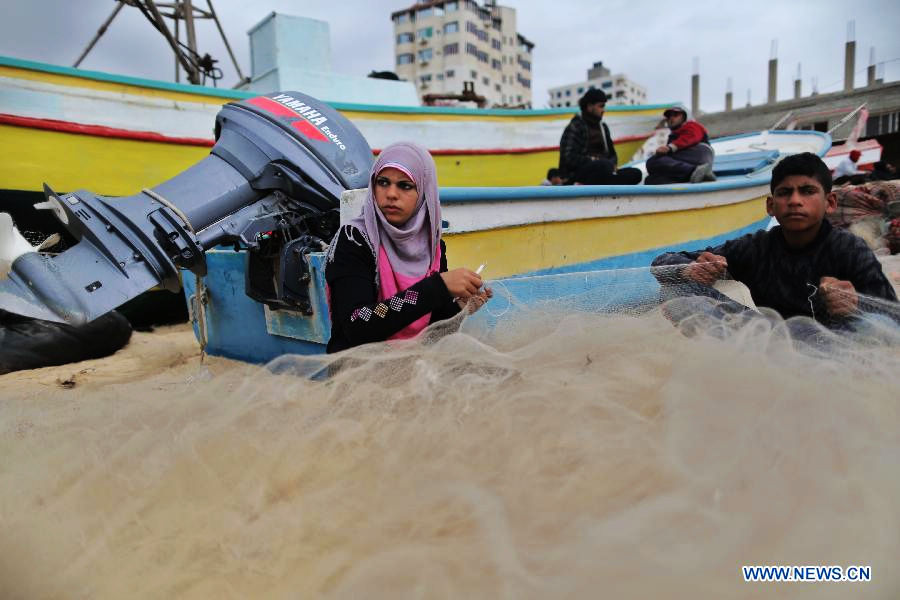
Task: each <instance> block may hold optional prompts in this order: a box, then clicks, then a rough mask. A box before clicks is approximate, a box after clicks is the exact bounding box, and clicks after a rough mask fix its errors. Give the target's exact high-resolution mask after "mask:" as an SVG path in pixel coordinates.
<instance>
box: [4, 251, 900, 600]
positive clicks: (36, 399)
mask: <svg viewBox="0 0 900 600" xmlns="http://www.w3.org/2000/svg"><path fill="white" fill-rule="evenodd" d="M601 284H602V285H601ZM489 285H491V284H490V283H489ZM494 291H495V297H494V299H492V300H491V301H490V302H489V303H488V304H487V305H486V307H485V308H483V309H482V310H481V311H479V312H478V313H476V314H475V315H473V316H471V317H465V316H462V315H461V316H460V317H458V318H457V319H455V320H452V321H450V322H445V323H441V324H437V325H435V326H432V327H431V328H430V329H429V330H428V331H427V332H426V334H425V335H424V336H422V337H421V338H419V339H417V340H410V341H404V342H399V343H390V344H372V345H368V346H363V347H359V348H355V349H352V350H350V351H348V352H346V353H343V354H340V355H335V356H320V357H299V356H285V357H282V358H280V359H278V360H276V361H273V362H272V363H270V364H269V365H267V366H266V367H255V366H249V365H240V364H237V363H232V362H229V361H224V360H219V361H217V360H215V359H213V360H211V361H210V362H209V364H208V365H206V366H202V367H201V366H198V365H197V364H196V363H195V362H184V361H183V360H181V361H179V360H173V359H172V358H171V356H169V357H168V358H167V359H166V358H165V356H166V355H164V358H161V359H160V360H168V361H169V362H166V363H163V365H164V368H159V369H155V370H153V371H152V372H144V373H139V374H132V376H131V377H130V378H120V379H119V380H116V381H112V382H103V383H104V385H102V386H101V385H99V384H97V385H91V383H90V381H89V380H88V382H87V383H86V384H85V385H78V386H76V387H75V388H74V389H71V390H63V389H59V388H58V387H57V388H51V387H44V388H42V389H39V390H37V391H36V390H35V388H34V387H33V386H29V385H28V383H27V381H26V380H19V381H20V383H19V385H11V384H8V385H6V386H5V387H3V385H4V383H5V382H10V381H13V380H10V379H6V380H3V379H0V392H2V396H3V398H4V400H3V401H0V455H2V456H3V457H4V460H3V461H2V463H0V515H2V519H0V597H3V598H123V597H129V598H175V597H177V598H211V597H215V598H249V597H260V598H308V597H334V598H358V597H366V598H372V597H384V598H423V597H425V598H548V597H594V596H596V595H597V594H602V595H604V596H609V597H728V598H756V597H763V596H768V595H777V596H778V597H788V598H846V597H873V598H887V597H892V596H893V595H895V593H896V591H897V590H898V589H900V575H898V573H897V572H896V569H895V565H894V562H895V557H896V556H898V555H900V513H898V511H897V507H898V506H900V479H898V478H897V460H898V457H900V406H898V396H897V390H898V389H900V343H898V341H900V340H898V334H897V328H896V327H895V326H894V325H893V324H891V323H889V321H890V319H891V317H892V315H894V316H896V306H893V307H892V306H890V305H888V304H886V303H882V304H881V305H879V303H878V302H876V301H872V302H873V304H875V305H879V307H880V310H881V313H879V316H874V317H871V318H869V317H867V318H865V319H864V320H863V323H862V325H863V326H862V327H860V328H858V329H857V330H856V331H854V332H849V333H835V332H832V331H830V330H825V329H823V328H821V327H819V326H818V325H817V324H816V323H815V322H813V321H811V320H809V319H805V320H804V319H798V320H792V321H790V322H786V321H784V320H781V319H779V318H777V317H776V316H775V315H772V314H770V313H765V311H763V313H761V314H760V315H759V316H755V315H749V316H748V315H747V313H744V312H742V311H735V310H731V309H730V308H723V307H726V306H730V304H728V301H727V300H724V299H713V298H709V297H704V296H701V297H693V298H694V299H693V300H692V299H690V298H691V297H687V298H684V297H679V298H674V299H671V300H669V301H668V302H667V303H666V304H665V305H662V306H660V305H659V292H660V290H659V286H658V284H657V283H656V279H655V278H654V276H653V275H652V274H651V273H650V272H649V270H648V269H635V270H628V271H617V272H608V273H589V274H584V273H579V274H576V273H573V274H568V275H565V276H557V277H556V278H555V279H554V278H530V279H522V280H517V281H513V280H506V281H503V282H500V283H495V284H494ZM735 297H737V296H735ZM863 302H869V300H867V299H863ZM691 303H694V305H692V304H691ZM794 323H797V324H799V325H795V324H794ZM795 328H796V329H795ZM810 332H811V334H810ZM817 336H818V338H821V340H818V339H817ZM142 339H145V338H139V340H142ZM822 340H824V341H822ZM820 342H821V343H820ZM146 356H148V355H147V354H146V350H145V357H146ZM149 360H150V359H149V358H145V361H149ZM757 564H788V565H792V564H800V565H806V564H823V565H871V566H872V581H871V582H869V583H865V584H854V583H842V584H796V583H795V584H749V583H745V582H744V581H743V578H742V576H741V566H742V565H757Z"/></svg>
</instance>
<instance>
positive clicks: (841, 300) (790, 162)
mask: <svg viewBox="0 0 900 600" xmlns="http://www.w3.org/2000/svg"><path fill="white" fill-rule="evenodd" d="M770 189H771V193H772V194H771V195H770V196H769V197H768V199H767V200H766V211H767V212H768V214H769V215H770V216H773V217H775V219H776V220H777V221H778V226H777V227H774V228H772V229H771V230H770V231H758V232H756V233H752V234H747V235H745V236H743V237H740V238H737V239H734V240H730V241H728V242H725V243H724V244H722V245H721V246H717V247H715V248H707V249H706V250H705V251H702V252H677V253H674V252H673V253H667V254H663V255H662V256H659V257H657V258H656V259H655V260H654V261H653V266H654V267H660V266H669V265H684V267H683V268H681V269H658V270H657V271H656V273H655V275H656V277H657V279H659V280H660V283H662V284H663V285H664V287H665V286H666V285H670V284H679V283H680V284H684V283H689V284H701V285H703V286H709V285H712V284H713V283H714V282H715V281H716V280H717V279H720V278H722V277H723V275H725V272H726V269H727V270H728V271H729V272H730V273H731V275H732V276H733V277H734V279H736V280H738V281H740V282H742V283H744V284H745V285H746V286H747V287H748V288H749V289H750V294H751V296H752V297H753V301H754V302H755V303H756V304H757V305H758V306H766V307H769V308H772V309H774V310H776V311H777V312H778V313H780V314H781V316H782V317H784V318H785V319H788V318H790V317H794V316H797V315H803V316H807V317H812V318H813V319H815V320H817V321H819V322H820V323H822V324H823V325H825V326H827V327H840V326H842V325H843V324H845V323H846V322H847V319H848V318H850V317H853V316H854V315H857V314H858V313H859V312H860V310H859V303H860V297H859V295H860V294H865V295H867V296H871V297H875V298H881V299H883V300H888V301H893V302H897V295H896V293H895V292H894V289H893V287H892V286H891V284H890V282H889V281H888V280H887V278H886V277H885V276H884V273H883V271H882V270H881V264H880V263H879V262H878V259H877V258H876V257H875V254H874V253H873V252H872V250H870V249H869V247H868V246H867V245H866V243H865V242H864V241H863V240H862V239H861V238H858V237H856V236H855V235H853V234H852V233H850V232H848V231H846V230H843V229H837V228H834V227H832V226H831V225H830V224H829V223H828V221H826V220H825V215H826V214H827V213H830V212H833V211H834V210H835V207H836V204H837V200H836V197H835V194H834V193H833V192H832V191H831V173H830V171H829V170H828V167H827V166H826V165H825V163H824V162H823V161H822V159H821V158H819V157H818V156H816V155H815V154H812V153H809V152H806V153H803V154H795V155H792V156H788V157H787V158H785V159H784V160H782V161H781V162H780V163H778V165H776V166H775V168H774V170H773V171H772V181H771V183H770Z"/></svg>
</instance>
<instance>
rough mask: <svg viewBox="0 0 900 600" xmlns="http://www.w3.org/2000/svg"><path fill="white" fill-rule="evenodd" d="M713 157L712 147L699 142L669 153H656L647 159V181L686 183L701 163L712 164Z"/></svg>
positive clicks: (653, 182)
mask: <svg viewBox="0 0 900 600" xmlns="http://www.w3.org/2000/svg"><path fill="white" fill-rule="evenodd" d="M713 158H714V155H713V151H712V148H710V147H709V146H707V145H706V144H697V145H696V146H691V147H690V148H686V149H684V150H679V151H678V152H674V153H669V154H654V155H653V156H651V157H650V158H648V159H647V180H646V181H645V183H647V184H650V185H655V184H661V183H686V182H688V181H690V180H691V175H692V174H693V172H694V169H696V168H697V167H699V166H700V165H705V164H710V165H711V164H712V162H713Z"/></svg>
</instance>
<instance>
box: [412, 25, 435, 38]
mask: <svg viewBox="0 0 900 600" xmlns="http://www.w3.org/2000/svg"><path fill="white" fill-rule="evenodd" d="M416 35H417V36H419V39H420V40H424V39H427V38H430V37H431V36H432V35H434V27H423V28H422V29H420V30H418V31H417V32H416Z"/></svg>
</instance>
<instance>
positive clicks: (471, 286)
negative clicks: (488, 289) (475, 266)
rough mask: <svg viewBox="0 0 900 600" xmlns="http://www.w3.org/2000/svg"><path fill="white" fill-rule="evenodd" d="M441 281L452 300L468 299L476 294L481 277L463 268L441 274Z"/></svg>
mask: <svg viewBox="0 0 900 600" xmlns="http://www.w3.org/2000/svg"><path fill="white" fill-rule="evenodd" d="M441 279H443V280H444V285H446V286H447V291H448V292H450V296H451V297H453V298H463V299H468V298H469V297H470V296H475V295H476V294H478V293H479V292H478V289H479V288H480V287H481V285H482V284H481V276H480V275H478V274H477V273H476V272H475V271H470V270H469V269H466V268H464V267H460V268H458V269H453V270H452V271H446V272H444V273H441Z"/></svg>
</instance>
